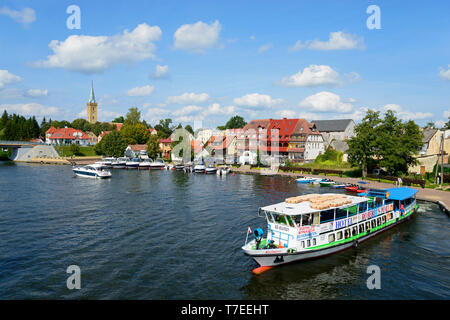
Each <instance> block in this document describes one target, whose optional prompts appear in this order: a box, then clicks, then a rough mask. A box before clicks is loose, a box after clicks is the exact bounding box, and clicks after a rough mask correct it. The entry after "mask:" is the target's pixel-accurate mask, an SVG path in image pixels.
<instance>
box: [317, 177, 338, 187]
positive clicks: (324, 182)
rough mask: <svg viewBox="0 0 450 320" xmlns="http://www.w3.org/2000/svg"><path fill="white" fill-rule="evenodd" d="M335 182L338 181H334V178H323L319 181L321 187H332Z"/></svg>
mask: <svg viewBox="0 0 450 320" xmlns="http://www.w3.org/2000/svg"><path fill="white" fill-rule="evenodd" d="M335 183H336V182H334V181H333V180H328V179H323V180H321V181H320V182H319V184H320V186H321V187H330V186H332V185H333V184H335Z"/></svg>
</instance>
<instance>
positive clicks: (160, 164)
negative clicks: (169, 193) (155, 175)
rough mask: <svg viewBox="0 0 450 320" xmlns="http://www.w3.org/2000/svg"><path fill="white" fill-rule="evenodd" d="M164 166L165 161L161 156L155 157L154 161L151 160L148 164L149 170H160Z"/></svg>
mask: <svg viewBox="0 0 450 320" xmlns="http://www.w3.org/2000/svg"><path fill="white" fill-rule="evenodd" d="M165 167H166V163H165V162H164V160H163V159H161V158H158V159H156V160H155V161H153V162H152V163H151V164H150V170H155V169H160V170H161V169H163V168H165Z"/></svg>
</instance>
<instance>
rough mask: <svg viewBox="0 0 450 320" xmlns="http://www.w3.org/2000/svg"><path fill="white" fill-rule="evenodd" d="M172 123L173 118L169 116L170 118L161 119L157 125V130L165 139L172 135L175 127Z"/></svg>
mask: <svg viewBox="0 0 450 320" xmlns="http://www.w3.org/2000/svg"><path fill="white" fill-rule="evenodd" d="M171 124H172V119H170V118H168V119H164V120H159V124H157V125H156V126H155V130H156V131H158V135H159V136H160V137H161V138H163V139H167V138H168V137H170V135H171V134H172V132H173V130H174V127H173V126H171Z"/></svg>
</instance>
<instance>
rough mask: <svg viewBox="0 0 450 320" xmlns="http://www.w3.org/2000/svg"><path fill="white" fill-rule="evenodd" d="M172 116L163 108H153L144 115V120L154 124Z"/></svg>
mask: <svg viewBox="0 0 450 320" xmlns="http://www.w3.org/2000/svg"><path fill="white" fill-rule="evenodd" d="M168 115H170V111H169V110H167V109H162V108H151V109H148V110H147V112H146V113H145V115H144V117H143V118H144V119H145V120H146V121H148V122H150V123H154V122H155V121H159V120H160V119H162V117H166V116H168Z"/></svg>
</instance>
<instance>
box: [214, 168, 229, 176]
mask: <svg viewBox="0 0 450 320" xmlns="http://www.w3.org/2000/svg"><path fill="white" fill-rule="evenodd" d="M230 172H231V168H230V167H220V168H218V169H217V172H216V174H217V175H218V176H226V175H227V174H229V173H230Z"/></svg>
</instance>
